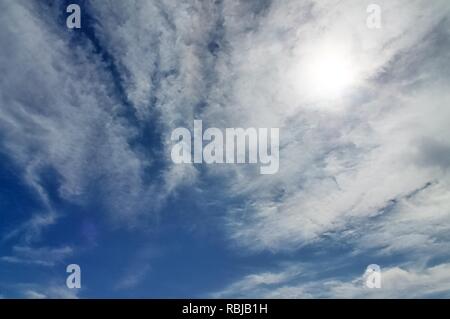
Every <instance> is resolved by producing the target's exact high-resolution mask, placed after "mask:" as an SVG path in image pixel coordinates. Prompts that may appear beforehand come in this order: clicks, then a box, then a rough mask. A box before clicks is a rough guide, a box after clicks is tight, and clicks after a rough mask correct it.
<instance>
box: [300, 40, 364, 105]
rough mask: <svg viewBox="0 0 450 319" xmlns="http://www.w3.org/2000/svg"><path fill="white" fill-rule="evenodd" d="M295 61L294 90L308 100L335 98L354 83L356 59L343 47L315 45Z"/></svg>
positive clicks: (340, 95) (344, 93)
mask: <svg viewBox="0 0 450 319" xmlns="http://www.w3.org/2000/svg"><path fill="white" fill-rule="evenodd" d="M298 61H299V62H298V63H297V65H296V67H295V68H294V73H295V76H294V77H295V82H296V83H297V85H296V90H297V93H298V94H299V95H301V96H302V97H304V98H306V99H307V100H311V101H314V102H315V101H329V100H337V99H339V98H342V97H344V96H345V95H346V94H347V93H349V92H350V91H351V90H352V88H354V87H355V86H356V84H357V80H358V72H357V67H356V63H355V61H354V60H353V59H352V55H351V52H350V50H348V49H347V48H346V47H343V46H339V45H330V44H326V45H315V46H312V47H311V48H310V49H309V50H308V51H307V52H305V53H303V54H302V55H301V57H299V58H298Z"/></svg>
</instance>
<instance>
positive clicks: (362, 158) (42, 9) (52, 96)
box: [0, 0, 450, 298]
mask: <svg viewBox="0 0 450 319" xmlns="http://www.w3.org/2000/svg"><path fill="white" fill-rule="evenodd" d="M70 3H77V4H79V5H80V7H81V29H72V30H70V29H68V28H67V27H66V17H67V15H68V14H67V13H66V10H65V9H66V7H67V5H68V4H70ZM370 3H371V2H368V1H367V2H366V1H358V2H355V1H336V0H323V1H313V0H308V1H306V0H305V1H294V0H293V1H270V0H267V1H256V0H255V1H253V0H249V1H234V0H230V1H172V0H161V1H143V0H129V1H119V0H117V1H115V0H111V1H107V0H102V1H75V0H73V1H34V0H18V1H1V2H0V17H1V19H0V47H1V49H0V74H1V75H2V76H1V77H0V159H1V160H0V270H1V271H0V297H3V298H12V297H19V298H45V297H47V298H95V297H103V298H104V297H149V298H151V297H155V298H157V297H159V298H161V297H163V298H165V297H177V298H183V297H248V298H260V297H261V298H263V297H273V298H336V297H337V298H354V297H358V298H372V297H382V298H406V297H413V298H417V297H449V296H450V255H449V251H450V249H449V248H450V246H449V245H450V238H449V235H448V234H449V230H450V192H449V189H450V178H449V167H450V160H449V158H450V144H449V140H448V136H450V125H449V123H450V109H449V107H448V106H449V102H450V95H449V92H448V87H449V84H450V83H449V82H450V68H449V66H448V61H449V54H450V53H449V52H450V50H449V48H450V40H449V37H448V35H449V32H450V24H449V23H450V20H449V13H450V6H449V4H448V1H446V0H442V1H440V0H436V1H433V3H432V4H431V3H429V2H428V1H422V0H415V1H404V0H395V1H392V0H389V1H387V0H386V1H384V0H383V1H381V0H380V1H377V2H376V4H377V5H379V7H380V9H381V22H382V24H381V27H380V28H379V29H371V28H369V27H368V25H367V23H366V20H367V17H368V13H367V11H366V9H367V6H368V5H369V4H370ZM194 119H201V120H202V121H203V125H204V127H218V128H226V127H244V128H247V127H259V128H270V127H276V128H279V129H280V168H279V171H278V172H277V173H276V174H273V175H261V174H259V170H258V169H256V168H255V166H254V165H246V164H239V165H234V164H223V165H220V164H216V165H206V164H192V165H190V164H182V165H178V164H174V163H173V162H172V161H171V158H170V151H171V147H172V145H173V143H172V141H171V140H170V135H171V132H172V131H173V130H174V129H175V128H177V127H186V128H189V129H192V126H193V121H194ZM72 263H75V264H79V265H80V267H81V271H82V288H81V289H68V288H67V287H66V284H65V281H66V276H67V273H66V272H65V270H66V266H67V265H68V264H72ZM370 264H378V265H380V267H381V270H382V282H383V285H382V288H381V289H367V288H365V287H364V282H363V278H364V277H363V275H364V272H365V269H366V267H367V266H368V265H370Z"/></svg>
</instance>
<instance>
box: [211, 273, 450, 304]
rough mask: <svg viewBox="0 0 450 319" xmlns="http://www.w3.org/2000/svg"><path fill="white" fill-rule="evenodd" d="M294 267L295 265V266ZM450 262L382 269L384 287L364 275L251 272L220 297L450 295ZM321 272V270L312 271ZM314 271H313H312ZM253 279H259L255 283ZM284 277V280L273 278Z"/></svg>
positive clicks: (220, 293) (219, 295) (412, 296)
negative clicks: (373, 286) (367, 282)
mask: <svg viewBox="0 0 450 319" xmlns="http://www.w3.org/2000/svg"><path fill="white" fill-rule="evenodd" d="M291 267H292V266H291ZM449 270H450V264H440V265H436V266H433V267H429V268H421V269H414V268H412V269H405V268H400V267H393V268H386V269H383V268H382V269H381V274H382V286H381V288H380V289H369V288H367V287H366V286H365V285H364V280H363V275H361V276H357V277H354V278H351V277H348V276H347V277H348V280H342V279H336V278H318V279H316V280H311V279H310V278H309V279H308V278H306V279H305V278H302V277H301V276H302V273H301V272H298V273H292V271H291V270H282V271H280V272H279V273H261V274H254V275H249V276H246V277H245V278H243V279H242V280H239V281H237V282H235V283H233V284H232V285H230V286H229V287H227V288H225V289H224V290H223V291H221V292H218V293H215V294H213V295H212V296H213V297H220V298H345V299H348V298H388V299H390V298H427V297H428V298H433V297H441V298H442V297H448V296H449V295H450V284H449V282H450V281H449V279H450V272H449ZM312 272H313V273H316V274H317V273H318V270H315V271H312ZM309 273H310V274H311V271H310V272H309ZM251 278H258V280H257V281H256V282H255V281H254V280H250V279H251ZM273 278H282V280H272V279H273Z"/></svg>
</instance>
